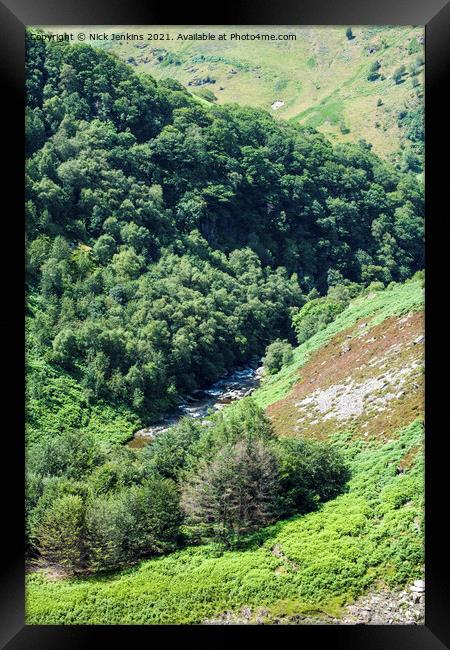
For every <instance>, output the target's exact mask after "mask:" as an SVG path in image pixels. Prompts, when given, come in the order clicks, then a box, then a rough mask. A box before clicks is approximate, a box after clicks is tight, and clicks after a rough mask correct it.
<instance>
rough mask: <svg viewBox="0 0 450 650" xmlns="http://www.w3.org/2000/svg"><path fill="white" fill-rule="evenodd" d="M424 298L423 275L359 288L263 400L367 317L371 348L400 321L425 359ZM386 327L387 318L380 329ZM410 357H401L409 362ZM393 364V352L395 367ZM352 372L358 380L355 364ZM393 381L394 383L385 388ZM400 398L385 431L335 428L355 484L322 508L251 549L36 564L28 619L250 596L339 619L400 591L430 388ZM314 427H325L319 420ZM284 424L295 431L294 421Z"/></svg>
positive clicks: (152, 616)
mask: <svg viewBox="0 0 450 650" xmlns="http://www.w3.org/2000/svg"><path fill="white" fill-rule="evenodd" d="M422 306H423V290H422V288H421V282H420V281H413V282H410V283H406V284H404V285H396V286H392V287H391V288H389V289H388V290H385V291H383V292H377V293H375V294H374V293H373V292H372V293H370V292H369V293H367V294H366V295H365V296H361V297H360V298H358V299H357V300H356V301H355V303H354V304H353V305H350V306H349V307H347V309H346V310H345V311H344V312H342V314H341V315H340V317H339V318H338V319H337V320H336V321H335V322H333V323H331V324H330V325H329V326H328V327H327V328H326V329H324V330H323V331H322V332H320V334H319V335H317V336H316V337H315V338H314V339H312V340H311V341H308V342H307V343H305V344H303V345H302V346H300V347H299V348H298V349H297V350H296V353H295V359H294V361H293V362H292V365H291V366H290V367H289V368H288V369H286V370H284V371H282V372H280V373H279V375H277V376H275V377H274V378H273V379H272V380H270V381H268V382H267V383H266V384H265V385H263V387H262V388H261V389H260V390H259V391H257V392H256V393H255V400H256V401H257V402H259V403H261V404H265V405H267V404H271V403H273V404H274V406H276V405H277V402H278V403H280V402H279V400H280V398H281V397H284V396H286V395H289V391H290V390H291V389H292V388H295V386H296V382H297V381H298V379H297V380H295V381H292V380H289V381H286V380H287V377H288V376H290V377H293V376H296V377H297V378H298V376H299V373H300V376H301V375H302V373H306V372H307V367H308V363H311V355H312V354H313V352H314V353H315V354H316V355H318V359H319V360H321V362H322V360H323V361H324V363H325V365H324V370H323V372H324V374H325V375H326V374H328V375H329V373H330V372H331V371H332V368H331V365H332V359H330V353H329V350H328V346H327V344H328V343H329V342H330V341H331V342H332V346H331V347H332V348H333V349H334V351H335V356H336V357H338V356H339V347H338V346H336V344H335V341H336V338H337V337H339V336H340V335H342V334H343V333H345V332H349V331H351V332H353V335H354V336H355V337H356V336H359V335H360V333H361V329H360V328H359V325H360V324H361V323H362V322H363V323H367V325H366V326H365V328H364V335H365V337H366V339H365V341H367V342H366V343H365V345H366V346H367V347H368V348H369V349H370V346H371V345H373V344H371V343H370V340H369V339H372V338H376V339H378V340H380V341H384V342H386V340H387V343H388V344H389V345H387V346H386V345H385V350H386V348H389V346H394V345H395V343H396V339H395V334H394V330H392V328H391V329H390V330H388V329H387V328H388V323H392V322H393V321H394V322H395V323H396V328H397V329H398V328H400V330H402V331H404V332H406V333H407V336H408V344H406V343H405V344H404V349H406V348H408V349H409V350H410V351H409V352H408V354H409V355H412V356H411V359H412V358H418V359H421V360H422V361H423V359H422V356H421V355H422V351H421V350H422V349H423V346H422V345H413V343H412V341H413V339H414V338H415V335H416V332H415V330H414V327H413V326H410V325H409V323H410V321H411V319H413V320H414V318H416V317H420V320H419V323H420V325H419V331H420V330H421V327H422V325H421V322H422V321H421V310H422ZM380 326H383V327H385V328H386V329H385V330H383V331H380V329H379V328H380ZM377 328H378V329H377ZM385 353H386V352H385ZM416 355H419V357H416ZM375 356H376V355H375V354H373V356H372V359H374V358H375ZM411 359H410V360H409V362H405V358H403V359H402V361H401V363H402V364H403V365H402V367H404V365H405V363H406V365H408V363H410V361H411ZM399 362H400V359H399ZM420 365H421V367H422V362H421V364H420ZM394 367H395V364H394V363H391V364H390V366H389V368H390V369H392V368H394ZM381 372H382V371H381V370H378V374H381ZM349 376H351V377H353V378H354V379H356V377H357V371H356V368H355V367H353V368H351V369H350V370H349ZM331 381H333V380H331ZM393 381H394V379H393ZM395 381H396V383H397V384H398V379H397V380H395ZM388 383H389V382H388ZM289 387H290V388H289ZM390 389H391V386H388V385H386V386H385V388H384V391H385V394H386V395H388V394H389V391H390ZM422 391H423V384H422V381H421V380H420V379H419V382H418V388H417V389H416V392H418V393H419V394H420V396H421V395H422ZM412 392H414V390H413V391H412ZM355 394H356V393H355ZM408 396H410V392H409V393H408ZM378 397H380V394H378ZM400 402H401V400H400ZM392 409H394V410H392ZM392 409H390V408H387V409H385V410H384V411H383V414H382V417H383V427H382V430H383V433H382V435H378V434H376V433H373V434H371V435H370V436H369V437H367V436H365V429H364V423H363V422H358V423H356V424H355V423H354V422H352V421H351V420H350V419H348V420H346V421H341V423H340V426H339V427H336V429H335V431H334V433H333V434H332V435H331V437H330V441H332V442H333V444H334V445H335V446H336V447H337V448H339V449H341V451H342V452H343V453H344V454H345V457H346V458H347V459H348V462H349V464H350V467H351V479H350V482H349V486H348V491H347V492H346V493H344V494H342V495H340V496H338V497H336V498H334V499H332V500H331V501H328V502H327V503H326V504H324V505H323V506H322V507H321V508H320V509H319V510H318V511H316V512H312V513H310V514H305V515H301V516H296V517H293V518H291V519H288V520H286V521H282V522H279V523H277V524H276V525H274V526H273V527H269V528H266V529H264V530H262V531H261V532H259V533H256V534H254V535H252V536H250V537H248V539H247V541H246V543H245V544H244V547H243V548H242V550H237V551H223V550H220V549H219V548H218V547H217V546H215V545H211V546H200V547H194V548H190V549H186V550H182V551H179V552H176V553H173V554H171V555H169V556H167V557H165V558H160V559H153V560H148V561H145V562H142V563H141V564H140V565H139V566H137V567H135V568H132V569H129V570H127V571H125V572H123V573H117V574H110V575H105V576H104V577H102V578H99V577H93V578H90V579H88V580H83V579H75V580H74V579H72V580H63V581H61V580H55V579H54V578H51V576H50V577H49V576H48V575H47V576H46V575H45V573H44V574H42V573H41V574H38V573H35V574H33V575H31V576H30V577H29V578H28V587H27V623H28V624H117V623H122V624H172V623H179V624H186V623H201V622H204V621H205V620H207V619H210V618H214V617H219V616H220V615H221V614H222V613H223V612H231V613H232V614H231V616H233V615H234V614H233V612H234V613H236V615H238V613H239V612H240V610H241V609H242V608H243V607H246V608H247V609H248V608H250V610H251V611H252V612H254V614H255V613H257V612H259V611H261V610H263V614H260V615H259V619H261V620H259V622H263V621H265V622H267V623H272V622H274V621H284V622H293V621H294V620H296V621H297V622H301V621H302V618H303V617H305V616H306V617H308V619H310V618H313V619H314V617H317V618H318V619H319V620H321V621H322V622H329V620H328V617H329V616H330V617H331V616H332V617H334V618H337V619H338V620H339V618H340V617H342V616H344V614H345V613H346V611H347V610H346V603H351V602H352V601H353V600H354V599H355V598H356V597H357V596H358V595H360V594H362V593H365V592H366V591H367V590H373V589H381V588H383V587H387V588H389V589H391V590H394V593H395V589H396V588H398V587H399V586H403V585H404V584H405V583H407V582H409V581H411V580H413V579H416V578H420V577H421V576H422V573H423V561H424V556H423V552H424V549H423V497H424V485H423V443H424V440H423V428H422V419H423V403H422V397H420V399H419V401H418V403H417V408H416V409H415V410H414V409H413V410H405V407H404V406H403V407H402V409H403V410H402V413H401V419H400V420H398V419H397V420H396V419H395V418H392V417H391V416H392V413H394V412H395V409H398V405H396V406H393V407H392ZM269 412H270V409H269ZM282 417H283V412H282V411H281V412H277V411H274V414H273V419H274V423H275V426H277V425H280V423H282V422H283V421H282ZM283 426H285V424H283ZM306 433H307V434H308V435H312V436H314V435H316V433H315V428H314V425H313V426H311V427H310V429H309V431H307V432H306ZM284 434H285V435H296V434H295V432H294V431H293V430H292V429H291V430H289V431H288V430H285V431H284ZM398 468H401V472H399V469H398ZM255 616H256V614H255ZM253 622H254V620H253ZM416 622H420V621H416Z"/></svg>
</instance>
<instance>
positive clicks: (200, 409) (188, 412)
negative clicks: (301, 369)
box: [127, 357, 263, 449]
mask: <svg viewBox="0 0 450 650" xmlns="http://www.w3.org/2000/svg"><path fill="white" fill-rule="evenodd" d="M262 373H263V367H262V365H261V359H260V358H256V357H255V358H253V359H251V360H250V361H249V362H248V363H247V364H246V365H245V366H238V367H237V368H235V369H234V370H231V371H230V372H228V373H226V374H225V375H223V376H222V377H221V378H220V379H219V380H218V381H216V382H215V383H214V384H212V385H211V386H210V387H209V388H205V389H201V390H196V391H194V392H193V393H192V395H188V396H187V397H186V398H180V399H181V400H182V401H181V403H180V404H179V405H178V406H177V407H175V408H174V409H173V411H171V412H169V413H166V415H164V416H163V417H162V418H161V419H160V420H159V421H158V422H156V423H155V424H152V425H151V426H149V427H146V428H144V429H140V430H139V431H136V433H135V434H134V437H133V438H132V440H130V442H128V443H127V444H128V446H129V447H132V448H134V449H139V448H141V447H145V445H147V444H148V443H149V442H151V440H152V439H153V438H154V437H155V435H157V434H159V433H162V432H163V431H167V429H170V427H173V426H174V425H175V424H176V423H177V422H178V421H179V420H180V419H181V418H182V417H191V418H202V421H203V420H204V419H205V418H206V416H208V415H209V414H210V413H213V412H215V411H220V410H221V409H222V408H224V407H225V406H226V405H227V404H230V403H231V402H234V401H236V400H239V399H242V398H243V397H247V396H248V395H251V393H252V392H253V391H254V390H255V389H256V388H257V387H258V386H259V383H260V381H261V376H262Z"/></svg>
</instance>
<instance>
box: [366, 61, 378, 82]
mask: <svg viewBox="0 0 450 650" xmlns="http://www.w3.org/2000/svg"><path fill="white" fill-rule="evenodd" d="M380 68H381V63H380V62H379V61H374V62H373V63H372V64H371V65H370V67H369V72H368V75H367V79H368V81H376V80H377V79H379V78H380V76H381V75H380V73H379V72H378V70H379V69H380Z"/></svg>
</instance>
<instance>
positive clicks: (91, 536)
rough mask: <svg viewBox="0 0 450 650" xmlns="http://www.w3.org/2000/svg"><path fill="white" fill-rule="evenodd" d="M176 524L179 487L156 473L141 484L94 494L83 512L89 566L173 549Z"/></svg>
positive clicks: (108, 566)
mask: <svg viewBox="0 0 450 650" xmlns="http://www.w3.org/2000/svg"><path fill="white" fill-rule="evenodd" d="M179 525H180V509H179V496H178V491H177V489H176V487H175V485H174V484H173V483H172V482H171V481H168V480H166V479H162V478H160V477H158V476H157V475H154V476H150V477H149V478H148V479H146V480H145V481H144V483H143V484H142V485H140V486H139V485H135V486H131V487H129V488H124V489H122V490H121V491H119V492H116V493H114V494H107V495H105V496H98V497H94V498H92V499H91V500H90V501H89V502H88V506H87V513H86V540H87V541H86V545H87V555H88V560H87V561H88V565H89V568H90V569H91V570H96V571H99V570H108V569H112V568H117V567H120V566H122V565H125V564H127V563H130V562H135V561H136V560H137V559H139V558H141V557H145V556H149V555H158V554H161V553H166V552H168V551H171V550H174V549H175V548H176V546H177V539H178V537H179Z"/></svg>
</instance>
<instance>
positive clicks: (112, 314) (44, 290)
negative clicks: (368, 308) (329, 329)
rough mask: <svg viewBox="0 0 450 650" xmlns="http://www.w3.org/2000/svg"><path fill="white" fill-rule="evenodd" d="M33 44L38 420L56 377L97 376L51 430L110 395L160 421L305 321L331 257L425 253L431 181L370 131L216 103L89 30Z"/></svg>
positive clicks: (31, 285)
mask: <svg viewBox="0 0 450 650" xmlns="http://www.w3.org/2000/svg"><path fill="white" fill-rule="evenodd" d="M27 61H28V70H29V73H28V74H29V77H30V80H29V92H28V95H27V102H28V107H27V109H28V113H27V114H28V121H29V131H30V134H29V138H30V143H29V152H28V159H27V239H28V245H27V252H28V259H27V279H28V297H29V299H30V300H33V301H34V306H33V310H32V314H31V315H30V318H29V321H28V334H27V346H28V350H27V355H28V356H29V358H35V359H39V360H40V361H42V360H45V362H46V363H47V364H48V365H49V373H48V374H46V373H43V372H41V371H39V375H40V376H39V381H38V380H37V378H36V379H35V378H34V376H33V373H34V371H35V368H36V365H35V364H30V372H29V377H30V391H29V392H31V393H35V394H36V395H37V394H40V395H41V397H40V398H39V399H36V400H34V399H33V398H31V400H29V401H28V402H27V405H28V409H29V412H30V415H29V420H28V421H29V431H30V438H39V437H42V436H45V435H47V433H46V429H45V427H44V426H43V425H44V424H46V423H45V422H44V420H45V410H44V409H43V408H41V405H42V403H43V401H44V400H45V401H46V403H47V406H49V402H52V409H53V404H54V402H55V401H56V399H58V400H59V401H60V402H61V401H63V400H64V396H63V394H62V395H61V396H59V397H58V398H56V396H54V394H53V392H54V386H55V384H56V383H57V382H60V383H61V384H65V385H67V384H70V380H71V379H74V380H75V383H74V385H73V390H72V389H71V395H72V397H73V398H74V397H75V396H74V393H76V392H78V391H79V390H80V387H81V389H82V394H81V395H77V397H76V399H67V400H65V401H66V402H67V403H66V404H65V405H64V408H67V410H70V411H71V412H70V413H69V414H68V416H69V417H68V418H62V421H61V424H59V422H58V423H57V419H56V420H55V422H52V423H51V424H50V428H51V429H52V430H55V429H57V428H58V427H59V428H69V427H70V426H71V427H75V426H79V424H75V423H76V422H80V421H82V426H85V425H86V420H88V419H89V412H90V411H91V409H97V412H98V411H103V410H107V409H109V408H111V407H112V408H114V409H116V408H117V407H118V408H119V409H121V410H122V414H123V416H122V415H121V418H122V417H123V418H124V419H126V421H127V423H130V422H131V421H133V422H135V421H136V420H139V419H144V418H145V420H146V421H151V420H152V419H154V418H156V417H158V415H159V414H161V413H162V412H164V411H165V410H166V409H167V408H168V407H170V405H171V404H173V399H174V396H175V395H176V393H179V392H189V391H192V390H193V389H195V388H196V387H199V386H201V385H203V384H205V383H207V382H211V381H214V380H215V379H217V378H218V376H220V374H221V373H223V371H224V370H226V369H229V368H231V367H232V366H233V365H235V364H239V363H242V362H243V361H244V360H245V359H246V358H248V357H249V356H251V355H253V354H262V353H263V351H264V349H265V347H266V346H267V344H268V343H269V342H270V341H273V340H275V339H277V338H281V339H283V338H286V337H289V336H291V332H290V328H289V319H288V315H289V313H290V310H291V308H293V307H301V306H302V304H303V302H304V298H303V293H302V292H303V291H308V292H309V291H311V289H312V288H313V287H316V288H317V289H318V290H319V292H320V293H322V294H323V293H324V292H325V291H326V290H327V288H328V286H329V277H328V276H329V273H330V272H331V271H333V272H335V273H336V274H340V275H339V277H342V278H347V279H348V280H349V281H352V282H361V281H362V282H364V283H368V282H370V281H371V280H373V279H380V278H378V277H377V275H380V274H383V278H382V279H383V281H387V282H389V281H391V280H395V281H398V280H402V279H405V278H406V277H408V276H409V275H411V274H412V273H413V272H415V271H416V270H417V269H418V268H420V267H421V266H422V258H423V255H422V254H421V247H422V240H421V236H420V234H418V233H419V232H420V229H419V230H418V231H417V232H414V231H408V233H407V236H405V233H404V232H403V231H402V230H401V228H399V227H398V224H397V225H395V213H396V210H397V209H400V208H402V207H403V206H405V204H408V206H410V207H408V209H409V210H410V212H411V217H412V221H411V223H413V222H414V223H419V222H421V221H423V198H422V196H421V189H420V188H419V189H418V188H417V187H415V186H411V185H408V184H407V183H406V184H405V183H404V182H403V180H402V177H401V175H400V174H398V173H397V172H395V171H394V170H393V169H392V168H390V167H389V165H387V164H385V163H383V162H381V161H380V160H379V159H378V158H377V157H376V156H374V155H373V154H372V153H371V152H370V151H369V148H368V147H367V146H363V145H356V146H355V145H345V146H338V147H336V148H334V149H333V147H332V146H331V144H330V143H328V142H327V141H326V140H325V139H324V138H323V137H322V136H320V135H318V134H317V133H316V132H314V131H313V130H311V129H309V128H306V129H305V128H300V127H298V126H296V125H294V124H288V123H284V122H276V121H275V120H274V119H273V118H272V116H270V115H269V114H268V113H266V112H265V111H262V110H256V109H250V108H242V107H239V106H237V105H233V106H209V107H206V108H205V107H204V106H203V105H202V104H200V103H199V102H198V101H196V100H195V99H193V98H192V97H191V96H190V95H189V93H187V92H186V91H185V90H184V89H183V87H182V86H181V85H180V84H177V83H175V82H174V83H168V82H164V83H163V82H161V83H159V84H157V83H156V82H155V81H154V80H153V79H152V78H151V77H149V76H148V75H137V74H136V73H135V72H133V70H132V69H131V68H130V67H128V66H126V65H125V64H122V63H120V61H119V60H118V59H117V58H115V57H112V56H110V55H108V54H107V53H105V52H103V51H99V50H94V49H92V48H90V47H89V46H87V45H76V46H72V45H69V44H66V43H57V44H52V43H43V42H41V41H36V40H31V39H30V37H29V36H28V37H27ZM338 108H339V107H338ZM338 108H336V111H337V112H336V116H335V117H336V119H339V120H341V122H342V119H343V118H342V114H341V113H342V111H341V108H342V107H340V108H339V110H338ZM41 123H42V125H43V126H42V128H41V126H40V125H41ZM416 162H417V161H416ZM405 164H406V165H407V166H409V167H411V165H412V166H414V164H416V163H415V161H414V160H413V159H412V157H411V156H409V158H408V159H407V160H406V159H405ZM312 179H314V181H312ZM355 224H357V225H355ZM380 269H381V270H380ZM42 380H44V381H42ZM44 395H45V398H44ZM129 426H130V425H129V424H127V426H124V427H123V431H117V428H116V427H114V434H113V438H112V441H119V440H121V439H124V438H126V435H127V434H126V430H128V431H129ZM104 438H105V439H107V435H106V434H105V435H104Z"/></svg>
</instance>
